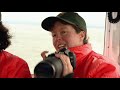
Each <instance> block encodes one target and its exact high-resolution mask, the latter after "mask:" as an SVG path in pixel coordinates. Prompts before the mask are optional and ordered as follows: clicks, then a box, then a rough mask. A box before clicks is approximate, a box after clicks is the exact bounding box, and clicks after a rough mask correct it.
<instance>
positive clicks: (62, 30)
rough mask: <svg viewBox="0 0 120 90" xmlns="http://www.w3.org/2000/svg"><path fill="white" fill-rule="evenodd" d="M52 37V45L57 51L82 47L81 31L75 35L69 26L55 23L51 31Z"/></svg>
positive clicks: (83, 34) (82, 36)
mask: <svg viewBox="0 0 120 90" xmlns="http://www.w3.org/2000/svg"><path fill="white" fill-rule="evenodd" d="M51 33H52V37H53V45H54V47H55V49H56V50H57V51H59V50H60V49H62V48H70V47H75V46H80V45H83V39H84V37H85V33H84V32H83V31H81V32H80V33H76V31H75V29H74V28H73V27H72V26H71V25H65V24H62V23H60V22H56V23H55V24H54V26H53V28H52V30H51Z"/></svg>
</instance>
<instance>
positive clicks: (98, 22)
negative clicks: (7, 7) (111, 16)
mask: <svg viewBox="0 0 120 90" xmlns="http://www.w3.org/2000/svg"><path fill="white" fill-rule="evenodd" d="M59 13H60V12H2V21H3V22H6V23H12V24H36V25H37V24H40V23H41V22H42V20H43V19H45V18H46V17H49V16H56V15H57V14H59ZM77 13H78V14H79V15H81V16H82V17H83V18H84V19H85V21H86V23H87V26H94V27H103V25H104V24H105V16H106V12H77Z"/></svg>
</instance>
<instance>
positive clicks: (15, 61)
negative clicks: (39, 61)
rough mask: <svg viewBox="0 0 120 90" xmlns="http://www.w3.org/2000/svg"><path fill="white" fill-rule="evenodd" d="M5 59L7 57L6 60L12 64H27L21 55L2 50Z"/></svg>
mask: <svg viewBox="0 0 120 90" xmlns="http://www.w3.org/2000/svg"><path fill="white" fill-rule="evenodd" d="M3 53H4V55H5V57H6V59H7V62H10V63H13V64H18V63H19V64H27V62H26V61H25V60H24V59H22V58H21V57H19V56H17V55H14V54H12V53H10V52H7V51H3Z"/></svg>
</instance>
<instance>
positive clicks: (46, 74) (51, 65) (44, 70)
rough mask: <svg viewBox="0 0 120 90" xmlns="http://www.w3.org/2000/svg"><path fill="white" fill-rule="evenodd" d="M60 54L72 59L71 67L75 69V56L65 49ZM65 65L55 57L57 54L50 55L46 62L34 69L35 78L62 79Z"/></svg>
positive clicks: (40, 63)
mask: <svg viewBox="0 0 120 90" xmlns="http://www.w3.org/2000/svg"><path fill="white" fill-rule="evenodd" d="M58 53H63V54H65V55H67V56H68V57H69V58H70V62H71V65H72V66H73V69H74V68H75V66H76V57H75V54H74V53H72V52H70V51H69V50H68V49H66V48H63V49H62V50H60V51H59V52H58ZM63 68H64V66H63V63H62V61H61V60H60V59H59V58H57V57H55V54H54V53H52V54H50V55H48V57H47V58H45V60H43V61H41V62H39V63H38V64H37V65H36V66H35V68H34V75H35V78H61V77H62V75H63Z"/></svg>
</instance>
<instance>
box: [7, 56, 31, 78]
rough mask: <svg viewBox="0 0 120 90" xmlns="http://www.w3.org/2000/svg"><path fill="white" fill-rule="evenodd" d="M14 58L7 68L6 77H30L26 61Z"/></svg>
mask: <svg viewBox="0 0 120 90" xmlns="http://www.w3.org/2000/svg"><path fill="white" fill-rule="evenodd" d="M16 59H17V60H14V63H12V64H11V65H10V66H9V68H8V78H32V76H31V73H30V70H29V66H28V64H27V62H25V61H24V60H22V59H21V58H16ZM15 61H16V62H15Z"/></svg>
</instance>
